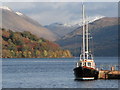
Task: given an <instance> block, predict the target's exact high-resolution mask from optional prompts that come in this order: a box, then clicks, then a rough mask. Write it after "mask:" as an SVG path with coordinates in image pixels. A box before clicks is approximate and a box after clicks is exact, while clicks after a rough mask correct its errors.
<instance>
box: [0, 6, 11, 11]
mask: <svg viewBox="0 0 120 90" xmlns="http://www.w3.org/2000/svg"><path fill="white" fill-rule="evenodd" d="M0 9H4V10H8V11H12V10H11V9H10V8H8V7H7V6H0Z"/></svg>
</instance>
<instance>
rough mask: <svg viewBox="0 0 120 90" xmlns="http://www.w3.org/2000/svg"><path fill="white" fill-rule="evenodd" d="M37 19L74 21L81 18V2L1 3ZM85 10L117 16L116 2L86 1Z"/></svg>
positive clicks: (45, 22)
mask: <svg viewBox="0 0 120 90" xmlns="http://www.w3.org/2000/svg"><path fill="white" fill-rule="evenodd" d="M3 5H6V6H8V7H10V8H12V9H13V10H14V11H19V12H22V13H24V14H26V15H27V16H30V17H31V18H33V19H35V20H37V21H38V22H39V23H40V24H43V25H45V24H51V23H54V22H61V23H66V22H74V21H78V20H80V18H81V15H82V14H81V12H82V11H81V2H19V3H18V2H9V3H8V2H7V3H3ZM85 6H86V12H87V15H88V16H89V17H93V16H107V17H109V16H111V17H115V16H117V12H118V11H117V8H118V7H117V3H114V2H111V3H110V2H107V3H105V2H86V3H85Z"/></svg>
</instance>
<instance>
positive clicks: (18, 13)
mask: <svg viewBox="0 0 120 90" xmlns="http://www.w3.org/2000/svg"><path fill="white" fill-rule="evenodd" d="M15 13H16V14H17V15H19V16H22V15H23V14H22V13H20V12H15Z"/></svg>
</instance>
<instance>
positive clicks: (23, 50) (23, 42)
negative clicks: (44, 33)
mask: <svg viewBox="0 0 120 90" xmlns="http://www.w3.org/2000/svg"><path fill="white" fill-rule="evenodd" d="M1 30H2V58H61V57H62V58H65V57H72V55H71V53H70V51H69V50H62V49H61V48H60V46H59V45H58V44H56V43H53V42H51V41H48V40H45V39H43V38H38V37H36V36H35V35H33V34H31V33H30V32H27V31H24V32H13V31H11V30H5V29H1Z"/></svg>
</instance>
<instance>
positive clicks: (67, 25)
mask: <svg viewBox="0 0 120 90" xmlns="http://www.w3.org/2000/svg"><path fill="white" fill-rule="evenodd" d="M104 17H105V16H93V17H88V18H87V20H86V21H88V23H91V22H94V21H96V20H99V19H101V18H104ZM63 25H64V26H65V27H73V26H82V19H81V20H79V21H73V22H70V23H65V24H63Z"/></svg>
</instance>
